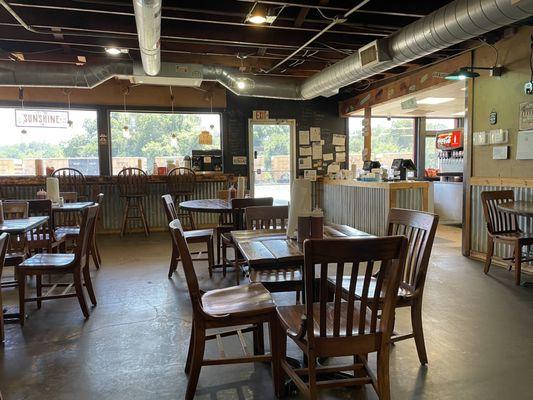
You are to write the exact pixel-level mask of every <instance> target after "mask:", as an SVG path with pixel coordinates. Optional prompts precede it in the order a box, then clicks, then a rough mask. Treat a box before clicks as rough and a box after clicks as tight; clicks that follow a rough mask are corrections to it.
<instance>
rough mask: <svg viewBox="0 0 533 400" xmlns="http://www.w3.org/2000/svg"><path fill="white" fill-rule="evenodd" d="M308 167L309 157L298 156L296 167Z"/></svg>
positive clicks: (309, 164)
mask: <svg viewBox="0 0 533 400" xmlns="http://www.w3.org/2000/svg"><path fill="white" fill-rule="evenodd" d="M310 168H311V157H300V158H298V169H310Z"/></svg>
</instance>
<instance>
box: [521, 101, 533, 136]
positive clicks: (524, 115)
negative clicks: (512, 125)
mask: <svg viewBox="0 0 533 400" xmlns="http://www.w3.org/2000/svg"><path fill="white" fill-rule="evenodd" d="M529 129H533V101H528V102H525V103H520V115H519V119H518V130H519V131H527V130H529Z"/></svg>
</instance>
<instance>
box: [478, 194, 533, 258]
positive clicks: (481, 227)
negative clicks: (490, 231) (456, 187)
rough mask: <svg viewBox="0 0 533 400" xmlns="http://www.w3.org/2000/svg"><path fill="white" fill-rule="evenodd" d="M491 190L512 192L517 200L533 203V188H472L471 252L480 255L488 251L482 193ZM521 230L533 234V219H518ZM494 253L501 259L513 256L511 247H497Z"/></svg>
mask: <svg viewBox="0 0 533 400" xmlns="http://www.w3.org/2000/svg"><path fill="white" fill-rule="evenodd" d="M491 190H512V191H513V192H514V195H515V199H516V200H523V201H533V188H527V187H519V188H517V187H501V186H472V191H471V204H472V224H471V245H470V247H471V250H472V251H476V252H479V253H485V252H486V251H487V225H486V222H485V216H484V215H483V205H482V204H481V192H484V191H491ZM518 223H519V226H520V228H521V229H522V230H523V231H524V232H531V233H533V219H532V218H525V217H518ZM494 253H495V254H496V255H497V256H500V257H509V256H511V251H510V248H509V246H503V245H496V246H495V248H494Z"/></svg>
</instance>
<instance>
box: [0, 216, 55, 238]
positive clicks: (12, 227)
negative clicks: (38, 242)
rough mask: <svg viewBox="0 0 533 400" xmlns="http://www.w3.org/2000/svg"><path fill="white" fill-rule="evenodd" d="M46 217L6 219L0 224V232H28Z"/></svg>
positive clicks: (44, 220) (39, 224)
mask: <svg viewBox="0 0 533 400" xmlns="http://www.w3.org/2000/svg"><path fill="white" fill-rule="evenodd" d="M46 221H48V217H46V216H44V217H29V218H23V219H6V220H4V223H3V224H0V232H6V233H10V234H13V235H18V234H21V233H25V232H28V231H30V230H32V229H35V228H37V227H38V226H41V225H42V224H44V223H45V222H46Z"/></svg>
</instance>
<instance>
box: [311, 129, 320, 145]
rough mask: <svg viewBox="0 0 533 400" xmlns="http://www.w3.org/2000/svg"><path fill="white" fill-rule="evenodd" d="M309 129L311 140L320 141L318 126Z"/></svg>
mask: <svg viewBox="0 0 533 400" xmlns="http://www.w3.org/2000/svg"><path fill="white" fill-rule="evenodd" d="M309 131H310V133H311V142H320V139H321V137H320V128H317V127H311V128H309Z"/></svg>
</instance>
